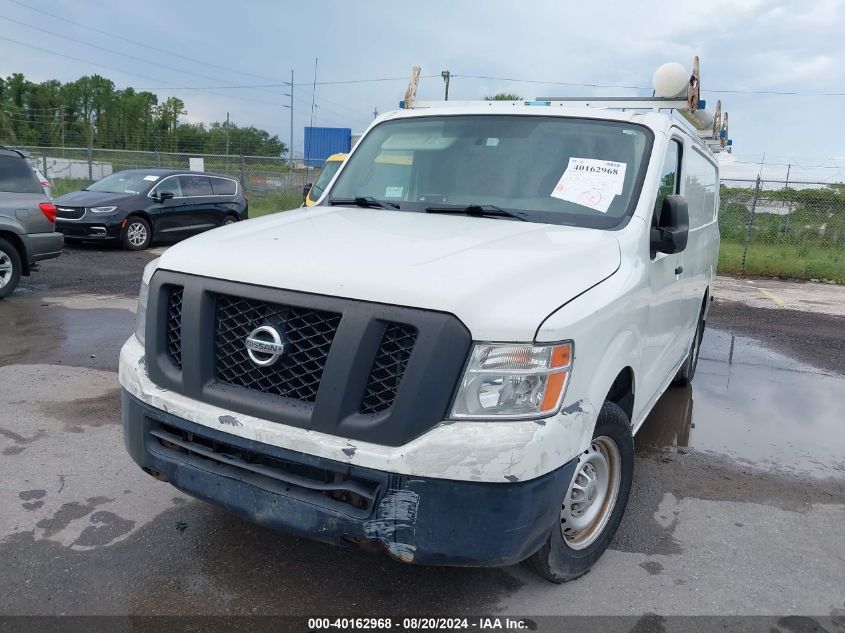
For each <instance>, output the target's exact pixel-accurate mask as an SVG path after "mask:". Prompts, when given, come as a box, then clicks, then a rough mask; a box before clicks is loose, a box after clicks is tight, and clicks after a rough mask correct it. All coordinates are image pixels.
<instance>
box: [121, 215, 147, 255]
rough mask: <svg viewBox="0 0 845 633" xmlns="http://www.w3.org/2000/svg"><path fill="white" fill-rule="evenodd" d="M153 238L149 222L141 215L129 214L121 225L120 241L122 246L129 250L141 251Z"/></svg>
mask: <svg viewBox="0 0 845 633" xmlns="http://www.w3.org/2000/svg"><path fill="white" fill-rule="evenodd" d="M152 240H153V234H152V231H151V230H150V225H149V223H148V222H147V221H146V220H145V219H144V218H141V217H138V216H135V215H133V216H130V217H129V219H128V220H127V221H126V226H125V227H123V233H122V234H121V236H120V241H121V243H122V244H123V248H125V249H127V250H130V251H141V250H144V249H145V248H147V247H149V245H150V242H152Z"/></svg>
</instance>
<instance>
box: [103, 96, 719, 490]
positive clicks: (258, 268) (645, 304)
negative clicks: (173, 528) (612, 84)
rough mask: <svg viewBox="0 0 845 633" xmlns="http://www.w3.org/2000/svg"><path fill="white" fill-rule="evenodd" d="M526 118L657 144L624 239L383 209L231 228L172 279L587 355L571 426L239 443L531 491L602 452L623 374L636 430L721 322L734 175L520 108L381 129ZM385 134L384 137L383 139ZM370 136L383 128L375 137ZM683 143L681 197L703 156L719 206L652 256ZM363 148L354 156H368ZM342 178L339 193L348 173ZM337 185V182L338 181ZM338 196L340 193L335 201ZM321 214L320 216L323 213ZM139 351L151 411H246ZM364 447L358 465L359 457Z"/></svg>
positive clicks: (569, 409)
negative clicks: (657, 217)
mask: <svg viewBox="0 0 845 633" xmlns="http://www.w3.org/2000/svg"><path fill="white" fill-rule="evenodd" d="M502 113H507V114H514V115H520V116H566V117H585V118H592V119H607V120H616V121H628V122H631V123H637V124H640V125H644V126H646V127H648V128H649V129H650V130H651V131H652V132H653V134H654V143H653V148H652V154H651V158H650V160H649V163H648V168H647V171H646V175H645V181H644V183H643V186H642V189H641V192H640V194H639V201H638V203H637V206H636V209H635V211H634V213H633V216H632V217H631V218H630V220H629V221H628V222H627V223H626V224H625V225H624V226H622V227H621V228H619V229H618V230H598V229H581V228H572V227H566V226H558V225H548V224H538V223H529V222H517V221H509V220H502V219H495V218H470V217H463V216H445V215H423V214H419V213H402V212H393V211H388V210H381V209H363V208H344V207H312V208H311V209H310V210H300V211H290V212H287V213H285V214H282V215H276V216H268V217H265V218H260V219H256V220H250V221H248V222H245V223H240V224H236V225H233V226H231V227H226V228H223V229H217V230H214V231H210V232H208V233H205V234H202V235H200V236H197V237H194V238H192V239H190V240H188V241H186V242H183V243H181V244H179V245H177V246H174V247H172V248H170V249H169V250H168V251H167V252H166V253H165V254H164V255H163V256H162V257H161V259H160V261H159V267H160V268H162V269H167V270H173V271H178V272H183V273H189V274H194V275H202V276H206V277H212V278H219V279H226V280H230V281H236V282H242V283H247V284H254V285H258V286H269V287H273V288H283V289H287V290H294V291H301V292H309V293H315V294H323V295H329V296H335V297H346V298H351V299H359V300H365V301H372V302H379V303H388V304H394V305H401V306H410V307H419V308H425V309H429V310H439V311H443V312H449V313H451V314H454V315H455V316H457V317H458V318H459V319H460V320H461V321H462V322H463V323H464V324H465V325H466V327H467V328H468V329H469V331H470V332H471V334H472V338H473V339H474V340H475V341H488V342H531V341H538V342H557V341H563V340H572V341H574V362H573V369H572V374H571V379H570V382H569V385H568V388H567V392H566V396H565V399H564V401H563V404H562V408H561V410H560V412H559V413H558V414H557V415H555V416H553V417H550V418H545V419H543V420H536V421H534V420H530V421H519V422H513V421H510V422H509V421H486V422H471V421H465V422H464V421H462V422H451V421H444V423H443V424H441V425H438V426H436V427H435V428H433V429H431V430H429V431H428V432H426V433H424V434H423V435H421V436H420V437H417V438H416V439H414V440H412V441H411V442H409V443H407V444H405V445H403V446H399V447H390V446H381V445H377V444H370V443H366V442H359V441H351V440H348V439H347V438H343V437H338V436H333V435H326V434H322V433H317V432H314V431H309V430H306V429H302V428H295V427H292V426H287V425H284V424H279V423H275V422H270V421H267V420H262V419H259V418H253V417H250V416H245V415H241V414H236V415H237V417H238V421H239V422H240V425H239V426H232V427H228V428H226V432H227V433H231V434H233V435H238V436H241V437H245V438H249V439H253V440H256V441H259V442H263V443H266V444H270V445H273V446H280V447H284V448H288V449H292V450H296V451H301V452H303V453H307V454H310V455H316V456H320V457H326V458H330V459H334V460H342V461H346V462H348V463H352V464H357V465H361V466H365V467H369V468H374V469H378V470H382V471H387V472H394V473H401V474H407V475H419V476H431V477H439V478H447V479H453V480H465V481H488V482H505V481H524V480H526V479H531V478H533V477H538V476H540V475H543V474H546V473H548V472H551V471H553V470H555V469H557V468H559V467H560V466H561V465H563V464H565V463H567V462H568V461H570V460H571V459H572V458H573V457H575V456H577V455H578V454H579V453H580V452H581V451H583V450H584V448H585V447H586V446H588V444H589V442H590V439H591V437H592V434H593V428H594V425H595V421H596V417H597V414H598V410H599V409H600V408H601V405H602V403H603V402H604V400H605V398H606V397H607V395H608V392H609V390H610V388H611V385H613V384H614V381H615V380H616V378H617V376H619V375H620V373H622V372H625V371H630V372H631V373H632V374H633V390H634V399H633V406H632V411H631V414H632V415H631V423H632V426H633V429H634V430H636V429H638V428H639V426H640V425H641V424H642V422H643V420H644V419H645V417H646V416H647V414H648V412H649V411H650V410H651V408H652V407H653V405H654V403H655V402H656V400H657V399H658V398H659V396H660V395H661V394H662V393H663V391H664V390H665V389H666V388H667V386H668V385H669V384H670V383H671V381H672V379H673V377H674V376H675V373H676V372H677V370H678V368H679V366H680V365H681V364H682V363H683V361H684V360H685V358H686V355H687V353H688V350H689V348H690V344H691V342H692V338H693V334H694V332H695V327H696V323H697V321H696V319H697V317H698V315H699V313H700V311H701V309H702V306H704V307H705V309H706V304H707V302H706V301H705V297H706V296H709V288H710V285H711V283H712V281H713V279H714V275H715V268H716V261H717V256H718V247H719V234H718V225H717V217H716V216H717V213H716V209H717V208H718V172H717V171H715V170H716V169H717V168H716V166H715V165H716V162H715V160H714V159H713V157H712V156H711V155H710V154H709V152H708V151H707V150H706V149H704V146H703V145H702V143H701V142H700V141H699V140H698V139H697V138H695V137H694V136H693V134H692V133H691V132H689V131H687V130H686V129H683V128H680V127H677V126H676V125H675V124H674V122H673V119H672V118H671V117H670V116H667V115H664V114H657V113H648V114H638V113H632V112H616V111H605V110H596V109H583V110H574V109H572V110H570V109H566V110H562V109H555V110H551V109H548V108H543V107H523V106H513V105H510V104H508V105H503V106H483V107H479V108H478V109H477V111H476V110H474V109H472V108H467V107H461V108H437V109H436V110H431V111H428V112H426V111H424V110H410V111H401V112H394V113H388V114H386V115H383V116H382V117H379V118H378V119H377V120H376V121H375V122H374V123H373V126H374V125H378V124H379V123H381V122H382V121H385V120H388V119H392V118H399V117H424V116H426V115H428V114H430V115H437V116H443V115H450V114H454V115H472V114H502ZM371 128H372V126H371ZM371 128H370V129H371ZM672 138H678V139H679V140H680V141H681V142H682V144H683V153H682V175H681V181H682V182H681V185H680V192H679V193H681V195H685V192H686V193H687V194H688V193H690V192H691V191H692V189H693V187H694V186H696V183H695V182H694V181H693V180H692V179H687V178H686V170H687V161H688V159H689V157H690V156H692V155H693V153H699V152H700V156H701V157H702V158H704V159H705V161H706V162H708V163H709V164H710V166H711V168H712V169H713V170H714V171H715V189H714V192H713V195H711V196H710V197H707V196H704V195H699V196H697V197H696V196H693V198H694V199H693V200H688V202H689V205H690V216H691V217H693V216H694V215H698V216H700V215H701V214H703V213H706V209H705V207H707V206H708V205H711V206H710V209H711V216H710V217H711V219H710V220H709V221H708V222H705V223H702V224H700V225H698V226H691V227H690V233H689V242H688V246H687V248H686V249H685V250H684V251H683V252H681V253H677V254H672V255H665V254H657V255H655V256H653V257H652V256H651V253H650V242H649V240H650V228H651V222H652V216H653V213H654V205H655V198H656V195H657V192H658V187H659V185H660V182H661V169H662V165H663V162H664V157H665V156H666V152H667V147H668V143H669V142H670V140H671V139H672ZM354 151H356V150H353V153H354ZM347 164H348V161H347V163H346V164H345V165H344V167H341V170H340V171H339V172H338V175H336V176H335V179H334V181H336V180H337V179H338V178H339V177H340V174H341V173H342V171H343V169H344V168H345V167H346V165H347ZM334 181H333V182H334ZM330 192H331V185H330V187H329V188H328V189H327V191H326V193H324V195H323V198H321V201H325V199H326V196H329V195H330ZM319 204H320V202H318V205H319ZM143 355H144V350H143V348H142V346H141V345H140V344H139V343H138V342H137V340H136V339H135V338H134V337H133V338H131V339H130V340H129V341H128V342H127V343H126V345H125V346H124V348H123V350H122V352H121V362H120V382H121V385H123V387H124V388H125V389H127V391H129V393H131V394H132V395H133V396H135V397H136V398H139V399H140V400H142V401H143V402H145V403H147V404H150V405H151V406H154V407H157V408H160V409H163V410H165V411H168V412H169V413H172V414H174V415H177V416H181V417H184V418H185V419H188V420H190V421H192V422H195V423H197V424H201V425H205V426H208V427H210V428H215V429H217V430H220V424H219V422H218V419H219V417H220V416H226V415H231V412H230V411H228V410H225V409H220V408H218V407H214V406H211V405H208V404H206V403H203V402H199V401H196V400H192V399H189V398H186V397H184V396H182V395H180V394H176V393H173V392H169V391H166V390H163V389H160V388H159V387H157V386H156V385H155V384H153V383H152V382H151V381H150V380H149V379H148V377H147V374H146V371H145V368H144V363H143ZM350 446H354V448H355V450H354V451H349V450H346V451H344V449H348V448H349V447H350Z"/></svg>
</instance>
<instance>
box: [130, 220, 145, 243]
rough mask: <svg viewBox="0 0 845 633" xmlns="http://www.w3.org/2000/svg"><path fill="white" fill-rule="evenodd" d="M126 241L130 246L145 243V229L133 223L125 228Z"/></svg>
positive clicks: (139, 224) (141, 225)
mask: <svg viewBox="0 0 845 633" xmlns="http://www.w3.org/2000/svg"><path fill="white" fill-rule="evenodd" d="M126 239H128V240H129V243H130V244H132V246H141V244H143V243H144V242H146V241H147V227H145V226H144V225H143V224H141V223H140V222H133V223H132V224H130V225H129V226H128V227H127V228H126Z"/></svg>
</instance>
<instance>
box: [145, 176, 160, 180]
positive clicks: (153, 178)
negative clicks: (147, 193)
mask: <svg viewBox="0 0 845 633" xmlns="http://www.w3.org/2000/svg"><path fill="white" fill-rule="evenodd" d="M144 180H152V181H156V180H158V176H144Z"/></svg>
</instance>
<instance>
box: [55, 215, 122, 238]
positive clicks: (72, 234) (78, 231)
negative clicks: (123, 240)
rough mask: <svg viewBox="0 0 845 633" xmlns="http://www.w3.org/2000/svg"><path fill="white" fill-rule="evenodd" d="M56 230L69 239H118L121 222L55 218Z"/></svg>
mask: <svg viewBox="0 0 845 633" xmlns="http://www.w3.org/2000/svg"><path fill="white" fill-rule="evenodd" d="M56 230H57V231H61V232H62V233H63V234H64V236H65V238H66V239H67V240H69V241H73V240H77V241H80V240H85V241H87V240H97V241H99V240H118V239H120V231H121V222H112V221H104V222H81V221H78V220H72V221H71V220H65V221H62V220H59V219H57V220H56Z"/></svg>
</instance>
